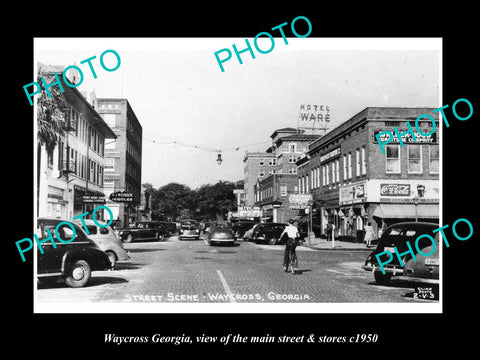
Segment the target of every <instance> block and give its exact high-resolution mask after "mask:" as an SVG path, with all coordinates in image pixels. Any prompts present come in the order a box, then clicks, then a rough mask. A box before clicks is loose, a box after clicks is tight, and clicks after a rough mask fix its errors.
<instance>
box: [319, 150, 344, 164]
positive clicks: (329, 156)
mask: <svg viewBox="0 0 480 360" xmlns="http://www.w3.org/2000/svg"><path fill="white" fill-rule="evenodd" d="M339 155H340V148H339V147H338V148H336V149H333V150H332V151H330V152H328V153H326V154H324V155H322V156H320V162H325V161H327V160H330V159H332V158H334V157H336V156H339Z"/></svg>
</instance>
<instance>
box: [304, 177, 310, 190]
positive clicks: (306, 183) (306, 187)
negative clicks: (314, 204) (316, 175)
mask: <svg viewBox="0 0 480 360" xmlns="http://www.w3.org/2000/svg"><path fill="white" fill-rule="evenodd" d="M308 181H309V180H308V175H305V193H306V194H308V192H309V191H310V189H309V182H308Z"/></svg>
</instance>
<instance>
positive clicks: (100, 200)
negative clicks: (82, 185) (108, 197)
mask: <svg viewBox="0 0 480 360" xmlns="http://www.w3.org/2000/svg"><path fill="white" fill-rule="evenodd" d="M82 202H83V203H84V204H87V203H95V204H105V195H83V196H82Z"/></svg>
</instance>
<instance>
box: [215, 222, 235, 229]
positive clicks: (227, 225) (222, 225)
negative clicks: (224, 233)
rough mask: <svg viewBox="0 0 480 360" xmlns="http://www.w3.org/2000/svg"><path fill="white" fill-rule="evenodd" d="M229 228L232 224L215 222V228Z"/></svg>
mask: <svg viewBox="0 0 480 360" xmlns="http://www.w3.org/2000/svg"><path fill="white" fill-rule="evenodd" d="M231 228H232V224H230V223H218V224H215V229H231Z"/></svg>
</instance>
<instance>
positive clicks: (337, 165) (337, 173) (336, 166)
mask: <svg viewBox="0 0 480 360" xmlns="http://www.w3.org/2000/svg"><path fill="white" fill-rule="evenodd" d="M335 171H336V182H340V160H335Z"/></svg>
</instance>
